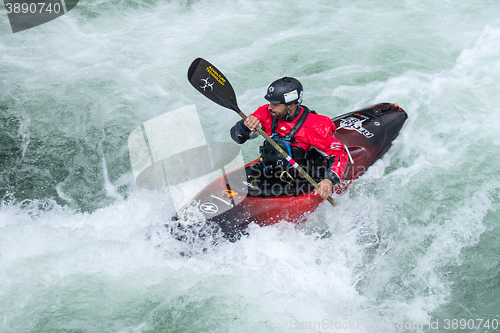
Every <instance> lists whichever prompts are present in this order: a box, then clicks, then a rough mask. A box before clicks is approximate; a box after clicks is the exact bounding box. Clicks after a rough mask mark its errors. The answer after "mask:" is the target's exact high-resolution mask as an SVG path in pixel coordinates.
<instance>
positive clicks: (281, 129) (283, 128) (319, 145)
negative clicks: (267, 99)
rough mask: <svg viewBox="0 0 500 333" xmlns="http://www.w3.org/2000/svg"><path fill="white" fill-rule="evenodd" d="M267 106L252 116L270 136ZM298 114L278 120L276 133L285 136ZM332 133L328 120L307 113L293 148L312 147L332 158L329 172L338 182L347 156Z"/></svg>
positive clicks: (332, 126) (330, 121)
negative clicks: (287, 118) (333, 174)
mask: <svg viewBox="0 0 500 333" xmlns="http://www.w3.org/2000/svg"><path fill="white" fill-rule="evenodd" d="M268 106H269V104H266V105H263V106H261V107H259V108H258V109H257V110H256V111H255V112H254V113H252V115H253V116H255V117H256V118H257V119H259V121H260V123H261V125H262V129H263V130H264V132H266V134H267V135H272V134H273V133H271V131H272V129H271V126H272V121H273V117H272V116H271V113H270V112H269V109H268ZM303 111H304V108H303V107H300V114H302V112H303ZM300 114H299V115H298V116H297V117H295V119H294V120H292V121H285V120H282V119H279V120H278V127H277V129H276V132H277V133H278V134H279V135H281V136H284V135H286V134H287V133H288V132H290V131H291V130H292V128H293V126H295V124H296V123H297V121H298V120H299V119H300ZM334 133H335V125H334V124H333V121H332V120H331V119H330V118H328V117H326V116H322V115H319V114H315V113H309V115H308V116H307V118H306V121H305V122H304V124H303V125H302V127H301V128H300V129H299V131H298V132H297V134H295V136H294V138H295V140H296V142H295V143H294V144H293V146H297V147H301V148H302V149H304V150H306V151H307V150H309V149H310V148H311V146H312V147H314V148H316V150H318V151H319V152H320V153H322V154H323V155H325V156H327V157H330V158H334V159H335V160H334V161H331V163H329V164H330V165H331V170H332V171H333V172H334V173H335V174H336V175H337V176H338V178H339V180H342V175H343V174H344V170H345V168H346V166H347V160H348V155H347V153H346V151H345V149H344V145H343V144H342V143H341V142H340V141H339V140H338V139H337V138H336V137H335V136H334Z"/></svg>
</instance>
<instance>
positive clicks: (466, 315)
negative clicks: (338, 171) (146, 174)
mask: <svg viewBox="0 0 500 333" xmlns="http://www.w3.org/2000/svg"><path fill="white" fill-rule="evenodd" d="M499 13H500V2H498V1H496V0H495V1H493V0H490V1H487V0H484V1H475V2H473V1H462V0H459V1H447V0H434V1H416V0H407V1H396V0H390V1H385V2H374V1H367V0H360V1H354V2H353V1H327V0H312V1H299V0H290V1H288V0H287V1H285V0H277V1H250V0H242V1H239V0H235V1H216V0H200V1H192V0H186V1H175V0H173V1H161V0H148V1H138V0H120V1H102V0H98V1H96V0H90V1H80V2H79V3H78V5H77V6H76V7H75V8H74V9H73V10H72V11H71V12H68V14H67V15H64V16H62V17H60V18H58V19H56V20H54V21H51V22H49V23H46V24H43V25H41V26H38V27H35V28H32V29H29V30H25V31H23V32H19V33H12V30H11V28H10V25H9V22H8V18H7V15H5V14H2V17H1V19H0V60H1V61H0V75H1V76H0V198H2V200H1V205H0V332H293V331H309V332H333V331H342V332H395V331H397V332H452V331H455V332H456V331H464V332H467V331H470V332H472V331H474V332H496V331H498V330H500V328H499V326H500V325H499V323H498V321H499V320H500V318H499V316H500V303H499V301H498V295H499V294H500V257H499V254H498V253H499V251H498V246H499V243H498V239H499V238H500V212H499V206H500V200H499V195H500V172H499V171H500V167H499V165H500V139H499V137H498V129H499V128H500V112H499V111H500V110H499V108H500V107H499V105H500V18H499V17H500V16H499ZM200 56H201V57H204V58H206V59H207V60H209V61H210V62H212V63H214V64H215V65H216V66H217V67H218V68H219V69H220V70H221V71H222V72H223V73H224V74H225V75H226V76H227V77H228V79H229V80H230V81H231V84H232V85H233V87H234V89H235V91H236V93H237V95H238V101H239V105H240V107H241V109H242V110H243V111H245V112H252V111H253V110H254V109H255V108H256V107H258V106H260V105H262V104H264V103H265V100H264V99H263V95H264V93H265V89H266V87H267V85H268V84H269V83H270V82H272V81H273V80H275V79H277V78H279V77H281V76H285V75H288V76H294V77H297V78H298V79H300V80H301V82H302V83H303V85H304V87H305V95H304V104H305V105H307V106H309V107H310V108H313V109H315V110H317V111H318V112H319V113H322V114H325V115H328V116H331V117H333V116H337V115H340V114H342V113H345V112H348V111H351V110H355V109H358V108H362V107H365V106H369V105H372V104H375V103H379V102H392V103H397V104H399V105H400V106H401V107H402V108H403V109H405V110H406V111H407V113H408V115H409V119H408V121H407V123H406V124H405V126H404V128H403V130H402V131H401V134H400V136H399V137H398V139H397V140H396V141H395V143H394V145H393V147H392V148H391V150H390V151H389V152H388V153H387V154H386V155H385V157H384V158H383V160H382V161H381V162H379V163H377V164H376V165H375V167H374V168H372V169H370V170H369V171H370V172H368V173H367V174H366V175H364V176H363V177H362V178H360V179H359V180H357V181H356V182H354V183H353V184H352V186H351V187H350V188H349V190H348V191H347V192H346V193H345V194H344V195H342V196H339V197H338V198H336V199H337V201H338V202H339V205H338V206H337V207H330V206H329V205H328V204H323V205H322V206H321V207H320V208H319V209H318V211H316V212H315V213H313V214H312V216H311V218H310V219H309V221H308V222H306V223H305V224H303V225H301V226H300V227H298V228H296V227H294V226H293V225H291V224H289V223H286V221H283V222H282V223H280V224H278V225H275V226H272V227H266V228H258V227H253V228H252V230H251V231H250V235H249V236H248V237H244V238H243V239H241V240H240V241H238V242H236V243H229V242H222V243H221V244H219V246H217V247H214V248H210V249H209V250H208V251H207V252H206V253H202V251H198V252H196V251H194V254H193V255H192V256H190V257H186V256H180V255H179V251H178V249H177V248H176V247H175V246H173V245H172V244H173V240H172V239H171V238H170V236H169V235H168V234H166V233H165V232H164V228H163V227H162V225H163V222H165V221H166V220H168V219H169V218H170V216H171V215H172V214H173V213H174V207H173V206H172V204H171V200H170V197H169V194H168V193H167V192H165V191H161V190H146V189H141V188H138V187H137V186H136V185H135V182H134V178H133V175H132V169H131V164H130V158H129V150H128V145H127V139H128V136H129V134H130V133H131V131H132V130H133V129H134V128H136V127H138V126H140V125H141V124H142V123H144V122H145V121H147V120H149V119H152V118H154V117H156V116H158V115H161V114H163V113H165V112H167V111H170V110H174V109H176V108H179V107H183V106H186V105H190V104H196V106H197V108H198V111H199V115H200V118H201V122H202V124H203V128H204V132H205V133H204V134H205V136H206V137H207V141H228V140H229V134H228V130H229V128H230V127H231V126H232V125H233V124H234V123H235V122H236V121H237V120H238V115H237V114H235V113H233V112H232V111H230V110H227V109H223V108H221V107H219V106H217V105H215V104H214V103H212V102H211V101H209V100H207V99H205V98H204V97H203V96H201V95H200V94H199V93H197V92H196V91H195V90H194V89H193V88H192V87H191V86H190V85H189V83H188V81H187V79H186V72H187V68H188V67H189V64H190V63H191V61H192V60H193V59H195V58H196V57H200ZM175 135H176V133H172V136H173V137H175ZM258 141H259V142H251V143H248V144H246V145H245V146H244V148H243V149H244V150H243V154H244V156H245V158H246V159H247V161H249V160H250V159H251V158H254V157H255V156H256V155H257V147H258V145H259V144H260V141H261V140H258Z"/></svg>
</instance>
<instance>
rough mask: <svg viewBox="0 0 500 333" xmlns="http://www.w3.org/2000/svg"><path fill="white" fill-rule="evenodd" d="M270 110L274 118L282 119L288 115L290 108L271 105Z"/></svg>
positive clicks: (280, 104) (282, 105)
mask: <svg viewBox="0 0 500 333" xmlns="http://www.w3.org/2000/svg"><path fill="white" fill-rule="evenodd" d="M268 109H269V112H270V113H271V116H272V117H273V118H276V119H281V118H283V117H284V116H286V115H287V114H288V110H289V106H287V105H285V104H283V103H279V104H274V103H269V107H268Z"/></svg>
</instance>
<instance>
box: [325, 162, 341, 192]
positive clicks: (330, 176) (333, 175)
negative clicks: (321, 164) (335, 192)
mask: <svg viewBox="0 0 500 333" xmlns="http://www.w3.org/2000/svg"><path fill="white" fill-rule="evenodd" d="M334 164H335V155H333V156H330V157H329V158H328V167H327V168H326V171H325V179H328V180H330V181H331V182H332V184H333V186H335V184H338V183H340V178H339V176H338V175H337V174H336V173H335V172H334V171H333V170H332V166H333V165H334Z"/></svg>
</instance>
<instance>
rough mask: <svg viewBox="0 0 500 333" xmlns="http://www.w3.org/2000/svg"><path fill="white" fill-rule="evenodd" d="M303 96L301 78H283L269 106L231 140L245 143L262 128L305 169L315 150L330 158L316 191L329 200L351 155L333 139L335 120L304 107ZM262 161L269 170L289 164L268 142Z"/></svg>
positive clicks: (241, 126)
mask: <svg viewBox="0 0 500 333" xmlns="http://www.w3.org/2000/svg"><path fill="white" fill-rule="evenodd" d="M302 95H303V88H302V84H301V83H300V82H299V81H298V80H297V79H294V78H292V77H283V78H281V79H279V80H276V81H274V82H273V83H271V85H270V86H269V88H268V89H267V94H266V95H265V96H264V98H265V99H266V100H267V101H268V102H269V104H266V105H263V106H261V107H259V108H258V109H257V110H256V111H255V112H254V113H252V114H251V115H249V116H248V117H247V118H246V120H245V121H243V119H242V120H240V121H239V122H237V123H236V124H235V125H234V126H233V127H232V128H231V137H232V139H233V140H234V141H236V142H237V143H239V144H242V143H244V142H246V141H247V140H248V139H253V138H255V137H256V136H257V135H258V134H257V133H256V128H257V127H258V126H259V125H260V126H262V129H263V130H264V131H265V132H266V134H268V135H269V136H271V137H272V138H273V140H274V141H276V143H278V144H279V145H280V147H282V148H283V150H285V151H287V153H288V154H289V155H291V156H292V158H293V159H294V160H295V161H297V163H299V164H300V165H301V166H304V164H305V163H306V160H307V159H308V156H307V154H309V152H313V150H315V151H316V152H315V153H316V154H317V153H319V154H320V155H322V156H323V157H324V158H326V161H325V162H326V168H325V170H324V172H323V176H322V178H323V179H322V180H321V181H320V182H319V183H318V185H319V188H318V189H317V190H316V193H317V194H318V195H319V196H320V197H321V198H323V199H326V198H327V197H328V196H329V195H331V193H332V190H333V186H334V185H335V184H337V183H339V182H340V180H341V179H342V175H343V173H344V170H345V168H346V166H347V160H348V155H347V153H346V151H345V149H344V146H343V145H342V143H341V142H340V141H339V140H338V139H337V138H335V137H334V136H333V134H334V133H335V125H334V124H333V122H332V120H331V119H330V118H328V117H326V116H321V115H318V114H316V113H315V112H314V111H310V110H309V109H308V108H307V107H306V106H303V105H301V103H302ZM261 162H262V163H263V167H264V169H265V170H268V169H272V168H273V166H274V167H276V166H280V165H281V166H283V165H286V164H287V163H288V162H287V161H286V160H285V158H283V157H282V156H281V154H279V153H277V152H276V150H275V149H274V148H273V147H271V146H270V145H269V144H267V145H266V143H265V144H264V145H263V146H262V147H261ZM281 177H282V176H280V178H281ZM282 180H283V179H282Z"/></svg>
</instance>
